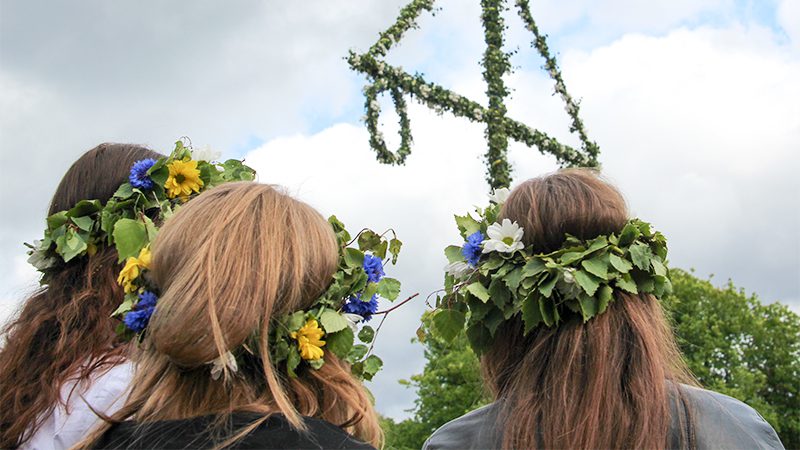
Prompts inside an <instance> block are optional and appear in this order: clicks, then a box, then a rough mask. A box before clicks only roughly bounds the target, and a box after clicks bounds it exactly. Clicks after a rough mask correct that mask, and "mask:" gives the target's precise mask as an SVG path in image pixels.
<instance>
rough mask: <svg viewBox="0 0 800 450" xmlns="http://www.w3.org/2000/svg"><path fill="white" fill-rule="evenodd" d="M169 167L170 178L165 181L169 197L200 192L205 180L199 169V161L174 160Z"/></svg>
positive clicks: (184, 196) (185, 195) (183, 196)
mask: <svg viewBox="0 0 800 450" xmlns="http://www.w3.org/2000/svg"><path fill="white" fill-rule="evenodd" d="M167 168H168V169H169V178H167V182H166V183H164V188H165V189H166V190H167V197H169V198H175V197H182V198H186V197H188V196H189V195H190V194H191V193H192V191H194V192H200V186H202V185H203V180H201V179H200V171H199V170H197V161H193V160H191V159H190V160H186V161H172V162H171V163H170V164H169V165H168V166H167Z"/></svg>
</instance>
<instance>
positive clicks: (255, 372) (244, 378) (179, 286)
mask: <svg viewBox="0 0 800 450" xmlns="http://www.w3.org/2000/svg"><path fill="white" fill-rule="evenodd" d="M338 258H339V250H338V248H337V244H336V240H335V237H334V234H333V230H332V228H331V227H330V225H329V224H328V223H327V222H326V221H325V220H324V219H323V218H322V216H320V214H319V213H318V212H316V211H315V210H314V209H313V208H311V207H310V206H308V205H306V204H305V203H302V202H300V201H298V200H295V199H293V198H291V197H289V196H288V195H286V194H283V193H281V192H279V191H278V190H277V189H276V188H274V187H271V186H267V185H261V184H255V183H230V184H225V185H222V186H219V187H216V188H213V189H210V190H208V191H206V192H204V193H202V194H201V195H199V196H198V197H197V198H196V199H194V200H193V201H192V202H191V203H189V204H187V205H186V206H183V207H182V208H181V209H180V210H179V211H178V212H177V213H176V214H175V215H174V216H173V217H172V218H171V219H169V220H168V221H167V222H166V224H165V225H164V227H163V228H162V229H161V231H160V232H159V235H158V237H157V238H156V240H155V242H154V243H153V262H152V266H151V272H150V273H151V275H152V277H153V281H154V282H155V283H156V284H157V285H158V287H159V288H160V290H161V297H160V298H159V300H158V304H157V306H156V311H155V313H154V314H153V316H152V318H151V321H150V324H149V326H148V328H147V335H146V337H145V339H144V341H143V343H142V346H141V350H140V351H141V354H140V355H139V356H138V357H137V363H138V365H137V369H136V373H135V375H134V380H133V382H132V386H133V390H132V392H131V394H130V396H129V398H128V402H127V403H126V405H125V406H124V407H123V408H122V409H121V410H120V411H119V412H118V413H117V414H115V415H113V416H112V417H110V418H109V421H108V422H106V423H104V424H103V425H102V426H100V427H99V428H98V429H96V430H94V431H93V432H92V433H91V434H90V435H89V436H88V437H87V438H86V439H85V440H84V441H83V442H81V443H80V444H79V445H78V448H90V447H91V446H92V445H94V444H96V442H97V440H98V439H100V438H101V437H102V435H103V434H104V433H105V432H106V431H107V430H108V429H109V428H110V426H111V424H112V423H113V422H117V421H121V420H125V419H129V418H132V419H133V420H135V421H137V422H138V423H146V422H153V421H160V420H173V419H186V418H191V417H198V416H203V415H217V416H218V417H219V418H220V419H221V420H220V422H219V423H220V424H222V423H224V420H222V419H224V418H225V417H226V416H227V415H228V414H229V413H231V412H233V411H247V412H255V413H259V414H263V416H262V418H261V419H260V420H259V421H256V422H254V423H253V424H251V425H250V426H248V427H246V428H245V429H244V430H235V431H234V430H227V433H228V436H227V437H228V438H229V439H227V440H226V441H223V442H222V443H218V444H219V446H220V447H222V446H226V445H230V444H231V443H233V442H235V441H236V440H237V439H238V438H241V437H243V436H244V435H245V434H246V433H248V432H249V431H251V430H253V429H254V428H255V427H257V426H258V425H259V424H260V423H262V422H263V421H264V420H266V419H267V418H268V417H269V415H270V414H272V413H281V414H283V415H284V416H285V417H286V418H287V420H288V421H289V422H290V423H291V424H292V425H293V426H294V427H295V428H297V429H301V430H302V429H304V423H303V421H302V417H301V415H305V416H313V417H317V418H320V419H323V420H326V421H328V422H331V423H333V424H335V425H338V426H341V427H342V428H344V429H346V430H347V431H349V432H351V433H352V434H354V435H355V436H356V437H358V438H360V439H362V440H364V441H366V442H369V443H372V444H373V445H376V446H379V445H380V444H381V441H382V434H381V431H380V427H379V426H378V422H377V416H376V414H375V411H374V410H373V407H372V403H371V401H370V398H369V396H368V395H367V392H366V390H365V389H364V387H363V386H362V385H361V383H360V382H359V381H358V380H356V379H355V378H354V377H353V376H352V375H351V373H350V368H349V366H348V365H347V364H346V363H345V362H343V361H340V360H338V359H337V358H336V356H335V355H333V354H331V353H330V352H326V354H325V365H324V366H323V367H322V368H321V369H320V370H311V369H308V368H302V367H301V369H300V372H299V373H298V377H297V378H290V377H289V376H288V375H287V372H286V367H285V364H283V363H282V364H281V365H276V364H273V363H272V361H271V358H270V357H269V355H270V347H269V338H268V337H269V335H270V326H271V324H272V323H273V321H272V319H273V318H274V317H280V316H282V315H284V314H288V313H290V312H293V311H298V310H302V309H307V308H308V307H309V306H310V305H311V304H312V303H313V302H314V300H315V299H316V298H317V297H318V296H319V295H320V294H321V293H322V292H323V291H324V290H325V289H326V288H327V286H328V285H329V284H330V282H331V281H332V277H333V273H334V271H335V270H336V267H337V263H338ZM245 346H247V350H248V351H244V350H243V348H244V347H245ZM228 351H233V352H236V353H237V355H239V370H238V372H236V373H229V374H227V375H226V377H225V379H219V380H213V379H212V377H211V375H210V370H209V369H210V366H209V364H208V363H209V361H213V360H214V359H215V358H220V357H222V356H223V355H225V354H226V353H227V352H228ZM249 352H252V353H249ZM222 431H225V430H222Z"/></svg>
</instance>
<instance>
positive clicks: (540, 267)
mask: <svg viewBox="0 0 800 450" xmlns="http://www.w3.org/2000/svg"><path fill="white" fill-rule="evenodd" d="M546 269H547V268H546V266H545V265H544V262H543V261H542V260H541V259H539V258H536V257H534V258H531V259H530V260H528V262H527V263H525V266H523V267H522V275H523V276H525V277H526V278H527V277H532V276H535V275H539V274H540V273H542V272H544V271H545V270H546Z"/></svg>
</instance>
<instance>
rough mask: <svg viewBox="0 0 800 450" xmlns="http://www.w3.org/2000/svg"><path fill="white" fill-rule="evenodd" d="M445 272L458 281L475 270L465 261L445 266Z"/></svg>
mask: <svg viewBox="0 0 800 450" xmlns="http://www.w3.org/2000/svg"><path fill="white" fill-rule="evenodd" d="M444 270H445V272H447V273H448V274H449V275H452V276H453V277H455V278H457V279H461V278H464V277H465V276H466V275H467V274H469V273H470V272H472V271H473V270H475V269H474V268H473V267H472V266H470V265H469V264H467V263H466V262H465V261H456V262H451V263H450V264H448V265H446V266H444Z"/></svg>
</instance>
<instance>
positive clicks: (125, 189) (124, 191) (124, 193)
mask: <svg viewBox="0 0 800 450" xmlns="http://www.w3.org/2000/svg"><path fill="white" fill-rule="evenodd" d="M131 195H133V186H131V184H130V183H124V184H123V185H121V186H120V187H119V188H117V191H116V192H114V195H113V197H115V198H118V199H120V200H125V199H126V198H129V197H130V196H131Z"/></svg>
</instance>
